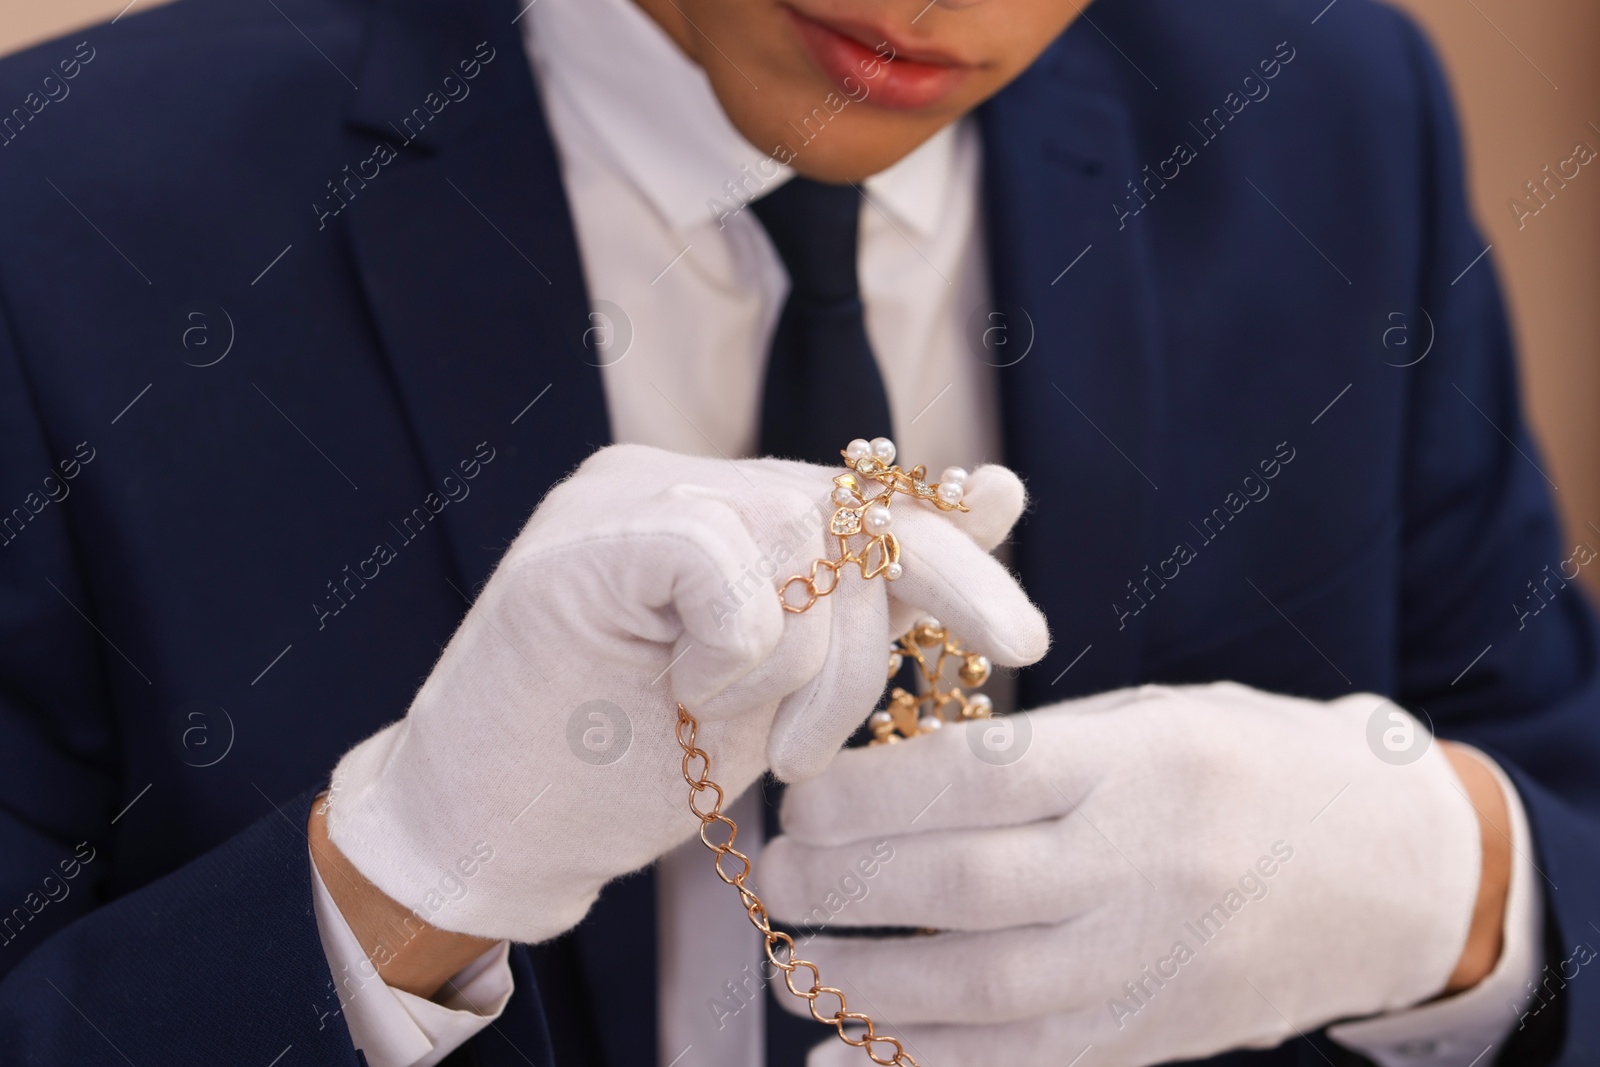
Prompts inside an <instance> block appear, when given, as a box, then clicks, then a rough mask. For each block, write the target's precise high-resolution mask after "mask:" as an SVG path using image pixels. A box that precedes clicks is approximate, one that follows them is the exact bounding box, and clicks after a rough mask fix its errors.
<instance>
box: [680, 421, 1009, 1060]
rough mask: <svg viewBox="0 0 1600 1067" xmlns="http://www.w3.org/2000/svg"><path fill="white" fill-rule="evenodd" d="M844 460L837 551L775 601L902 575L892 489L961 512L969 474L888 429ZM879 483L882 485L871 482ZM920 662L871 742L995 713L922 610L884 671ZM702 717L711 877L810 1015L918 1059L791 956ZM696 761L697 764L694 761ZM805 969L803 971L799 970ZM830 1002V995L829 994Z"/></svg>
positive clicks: (698, 812) (705, 839) (982, 662)
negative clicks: (915, 677) (930, 464)
mask: <svg viewBox="0 0 1600 1067" xmlns="http://www.w3.org/2000/svg"><path fill="white" fill-rule="evenodd" d="M839 454H840V455H841V456H843V457H844V460H845V463H846V465H847V466H849V467H850V470H851V473H848V474H841V475H839V476H838V477H837V478H835V479H834V480H833V481H834V487H835V488H834V491H833V502H834V505H835V507H836V510H835V511H834V513H833V518H832V519H831V520H830V521H829V523H828V532H829V533H830V534H832V535H833V536H835V537H837V538H838V541H839V556H838V558H837V559H831V560H817V561H816V562H815V563H813V564H812V565H811V573H810V575H809V576H807V575H800V574H797V575H795V576H793V577H792V578H789V579H788V580H787V581H785V582H784V583H783V585H782V586H781V587H780V588H779V590H778V599H779V601H780V602H781V603H782V604H783V608H784V610H785V611H790V612H794V613H797V614H798V613H799V612H803V611H806V610H807V609H809V608H810V607H811V606H812V605H813V604H815V603H816V602H817V599H818V598H819V597H824V596H827V595H828V594H829V593H831V592H833V591H834V589H836V588H838V585H839V572H840V570H842V569H843V568H844V567H845V566H846V565H847V564H851V563H854V564H856V565H857V566H858V567H860V568H861V576H862V577H863V578H866V579H871V578H876V577H878V576H879V575H880V574H881V575H882V576H883V577H884V579H885V580H886V581H894V580H895V579H897V578H899V577H900V575H901V573H902V571H901V564H900V541H899V539H898V538H897V537H896V536H895V534H894V533H893V531H892V529H891V527H892V525H893V516H892V515H891V513H890V511H889V505H890V504H891V503H892V502H893V500H894V495H895V494H896V493H903V494H905V495H907V496H914V497H918V498H920V499H923V500H927V501H929V502H930V503H932V504H933V505H934V506H935V507H937V508H939V510H941V511H966V510H968V509H967V507H966V505H964V504H963V503H962V502H961V498H962V495H963V492H964V483H965V482H966V478H967V472H966V471H964V470H962V469H961V468H960V467H951V468H949V469H947V470H946V471H945V472H944V473H943V474H942V475H941V476H940V479H939V481H938V482H935V483H929V482H928V481H927V470H926V468H924V467H920V466H919V467H913V468H912V469H911V470H910V471H903V470H901V469H900V468H899V467H896V466H894V458H895V447H894V442H892V441H890V440H889V439H888V438H886V437H878V438H874V439H873V440H871V441H865V440H862V439H860V438H857V439H856V440H854V441H851V442H850V444H849V446H848V447H846V448H845V449H844V450H843V451H842V452H840V453H839ZM871 483H876V486H877V487H878V488H872V489H870V490H869V485H870V484H871ZM862 535H864V536H865V537H866V542H865V543H864V544H861V545H858V546H856V547H852V546H851V543H850V541H851V538H853V537H857V536H862ZM822 573H827V574H829V575H831V580H829V581H828V582H827V584H826V585H825V586H819V585H818V583H817V578H818V576H819V575H820V574H822ZM795 583H799V584H801V585H802V586H804V588H805V591H806V594H807V596H806V600H805V602H804V603H801V604H795V603H791V602H790V601H789V598H788V590H789V588H790V587H791V586H793V585H794V584H795ZM908 657H909V658H910V659H911V660H912V661H913V662H914V663H916V664H917V666H918V668H919V669H920V670H921V672H922V677H923V679H924V681H925V682H926V685H927V688H926V690H925V691H924V692H923V693H921V694H920V695H917V694H913V693H909V692H907V691H906V690H905V689H902V688H900V687H898V686H897V687H896V688H895V689H894V690H893V692H891V693H890V694H889V705H888V707H887V708H884V709H882V710H879V711H875V712H873V713H872V716H871V718H870V719H868V722H869V723H870V724H871V726H872V733H873V740H872V742H871V743H872V744H874V745H881V744H891V743H894V742H898V741H900V740H902V739H904V738H911V737H918V736H921V735H923V734H929V733H933V732H934V731H936V730H939V729H942V728H943V727H944V724H945V723H946V722H947V721H948V722H957V721H961V720H965V719H982V718H987V717H989V715H990V714H991V713H992V711H993V704H992V702H991V701H990V699H989V698H988V697H987V696H985V695H984V694H982V693H967V692H965V691H963V690H962V689H961V688H960V686H957V685H953V684H951V683H950V682H948V681H947V680H946V679H945V677H944V673H945V670H946V668H947V664H948V663H950V662H951V661H958V662H959V667H958V668H957V672H956V673H957V680H959V681H960V682H961V683H962V684H963V685H966V686H968V687H969V688H976V687H977V686H980V685H982V684H983V683H984V682H986V681H987V680H988V679H989V675H990V673H991V668H990V664H989V659H988V657H986V656H982V655H979V654H978V653H976V652H968V651H966V650H964V649H963V648H962V647H961V645H960V642H958V641H957V640H956V639H955V637H954V635H952V634H951V633H950V631H949V629H948V628H947V627H945V626H942V625H941V624H940V623H939V621H938V620H937V619H932V618H929V617H927V616H924V617H923V618H922V619H919V620H918V621H917V624H916V625H915V626H913V627H912V628H911V629H910V630H909V631H908V632H907V633H905V634H903V635H901V637H900V638H899V639H898V640H897V641H895V642H894V643H893V645H892V646H891V647H890V650H889V658H888V667H889V677H890V678H891V679H892V678H893V677H894V676H895V675H896V674H897V673H899V670H900V667H901V665H902V664H903V663H904V662H905V660H906V659H907V658H908ZM699 727H700V724H699V723H697V722H696V721H695V719H694V716H692V715H690V714H689V711H688V709H686V708H685V707H684V706H683V705H682V704H679V705H678V731H677V732H678V745H679V747H681V748H682V749H683V780H684V781H685V782H687V783H688V785H689V811H690V812H691V813H692V814H693V815H694V817H695V818H697V819H699V820H700V842H701V844H703V845H705V846H706V848H708V849H710V850H711V851H712V852H713V853H715V855H716V861H715V866H716V870H717V877H718V878H721V879H722V880H723V881H724V882H726V883H727V884H728V885H731V886H733V887H734V889H736V890H738V892H739V899H740V901H741V902H742V903H743V904H744V909H745V916H746V917H747V918H748V919H749V920H750V924H751V925H752V926H754V927H755V928H756V930H757V932H759V933H760V934H761V937H762V941H763V948H764V950H765V952H766V954H767V959H768V960H769V961H771V963H772V965H773V966H774V967H776V968H777V969H778V970H779V971H781V972H783V984H784V985H785V986H787V987H788V989H789V992H790V993H793V994H794V995H795V996H797V997H803V998H804V999H805V1001H806V1006H807V1008H808V1009H809V1010H810V1012H811V1017H812V1018H813V1019H815V1020H816V1021H817V1022H819V1023H828V1024H831V1025H832V1026H833V1028H834V1029H835V1030H837V1031H838V1033H839V1039H840V1040H841V1041H843V1042H844V1043H845V1044H847V1045H851V1046H853V1047H855V1048H860V1049H865V1050H866V1053H867V1056H868V1057H869V1058H870V1059H871V1060H872V1062H873V1063H876V1064H880V1065H881V1067H918V1064H917V1061H916V1060H915V1059H913V1058H912V1057H911V1054H910V1053H909V1052H907V1051H906V1050H905V1046H904V1045H903V1044H901V1042H900V1040H899V1039H898V1038H895V1037H891V1036H889V1035H887V1034H880V1033H878V1032H877V1029H876V1027H875V1026H874V1025H873V1022H872V1018H871V1016H869V1015H865V1014H863V1013H861V1012H857V1011H851V1010H850V1005H849V1003H848V1002H846V1000H845V996H844V992H843V991H842V990H839V989H836V988H834V987H833V986H826V985H823V984H822V974H821V972H820V971H819V970H818V969H817V965H816V964H814V963H812V962H810V961H809V960H803V959H800V958H799V957H798V956H796V955H795V945H794V938H792V937H790V936H789V935H788V934H786V933H784V932H783V931H781V930H774V929H773V928H772V920H771V919H770V918H769V917H768V915H767V908H766V905H765V904H763V903H762V902H761V898H760V897H759V896H757V895H756V893H755V891H754V890H753V889H751V888H750V887H749V886H748V885H747V884H745V883H746V880H747V879H748V878H749V877H750V858H749V857H748V856H746V855H745V854H744V853H743V852H740V851H739V850H738V849H737V848H735V847H734V842H735V841H736V840H737V839H738V836H739V827H738V825H737V824H735V823H734V821H733V820H732V819H730V818H728V816H726V815H724V814H723V813H722V804H723V801H724V800H725V799H726V795H725V794H724V792H723V790H722V787H721V786H719V785H717V783H715V782H713V781H712V780H711V757H710V756H709V755H707V754H706V752H705V750H704V749H702V748H700V747H698V746H697V745H696V744H695V735H696V733H697V732H698V731H699ZM696 762H698V769H697V770H696V769H691V768H693V767H694V765H695V764H696ZM703 793H710V794H711V806H710V808H708V809H705V810H702V809H701V807H700V805H699V803H698V800H699V797H700V795H701V794H703ZM713 826H721V827H722V828H724V829H725V830H726V832H727V838H726V840H723V841H720V842H719V841H714V840H712V838H711V836H710V835H711V828H712V827H713ZM730 856H731V857H733V859H734V860H736V861H737V862H738V864H739V867H738V870H737V871H734V872H732V873H730V872H729V871H728V870H727V869H726V868H724V867H723V861H724V860H725V859H727V858H728V857H730ZM796 971H803V972H806V973H807V974H809V976H810V982H809V985H807V987H806V988H804V989H800V988H797V987H796V985H795V972H796ZM804 977H805V975H802V978H804ZM823 997H836V998H838V1001H839V1007H838V1009H837V1010H836V1011H834V1012H833V1013H832V1014H831V1015H829V1014H824V1012H822V1011H819V1010H817V1001H818V1000H819V999H821V998H823ZM829 1005H830V1006H831V1001H830V1002H829ZM847 1024H854V1025H858V1026H861V1027H864V1028H865V1032H864V1033H863V1034H862V1035H861V1036H860V1037H852V1036H851V1035H850V1033H849V1032H848V1031H847V1030H846V1029H845V1026H846V1025H847Z"/></svg>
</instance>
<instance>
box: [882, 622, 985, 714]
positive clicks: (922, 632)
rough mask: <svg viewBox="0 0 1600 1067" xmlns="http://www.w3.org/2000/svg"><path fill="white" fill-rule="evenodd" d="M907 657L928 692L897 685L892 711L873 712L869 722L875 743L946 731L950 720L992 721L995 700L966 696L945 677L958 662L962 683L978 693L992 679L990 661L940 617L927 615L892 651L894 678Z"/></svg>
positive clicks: (979, 695)
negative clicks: (963, 644) (965, 644)
mask: <svg viewBox="0 0 1600 1067" xmlns="http://www.w3.org/2000/svg"><path fill="white" fill-rule="evenodd" d="M907 657H909V658H910V659H911V660H912V661H913V662H915V663H916V665H917V667H918V668H920V669H921V671H922V677H923V680H924V681H926V682H927V683H928V686H927V690H926V691H925V692H923V693H922V694H921V695H920V696H919V695H917V694H915V693H909V692H907V691H906V690H904V689H902V688H900V687H899V686H895V688H894V691H893V692H891V693H890V694H889V705H888V707H887V708H885V709H883V710H881V711H875V712H873V713H872V717H871V718H869V719H868V720H867V723H868V725H870V726H871V727H872V741H871V742H870V744H874V745H888V744H893V743H895V742H897V741H900V740H902V739H904V738H908V737H919V736H921V735H922V734H931V733H933V732H934V731H936V730H941V729H943V728H944V724H945V723H946V722H960V721H962V720H964V719H987V718H989V716H991V715H992V714H994V702H993V701H992V700H990V699H989V697H988V696H987V695H986V694H984V693H970V694H969V693H967V692H964V691H963V690H962V689H961V687H960V686H958V685H953V684H951V683H950V682H948V681H947V680H946V679H945V677H944V673H945V669H946V666H947V665H948V663H949V662H951V661H958V662H959V663H960V666H959V667H958V668H957V669H956V678H957V680H958V681H960V682H961V684H962V685H966V686H968V687H970V688H974V689H975V688H977V687H978V686H980V685H982V684H983V683H984V682H987V681H988V680H989V675H990V673H991V670H992V667H991V665H990V663H989V657H988V656H983V655H979V654H978V653H976V652H968V651H966V650H965V649H963V648H962V647H961V642H959V641H957V640H956V638H955V636H954V635H953V634H951V632H950V630H949V628H948V627H946V626H943V625H941V624H940V622H939V620H938V619H935V618H931V617H929V616H926V615H924V616H923V617H922V618H921V619H919V620H917V624H916V625H915V626H913V627H912V628H911V629H910V630H909V631H907V632H906V633H905V634H903V635H901V637H900V639H899V640H897V641H896V642H895V643H894V644H893V645H892V646H891V647H890V649H889V677H890V678H893V677H894V676H895V675H897V674H899V673H900V667H901V665H902V664H904V663H905V661H906V659H907Z"/></svg>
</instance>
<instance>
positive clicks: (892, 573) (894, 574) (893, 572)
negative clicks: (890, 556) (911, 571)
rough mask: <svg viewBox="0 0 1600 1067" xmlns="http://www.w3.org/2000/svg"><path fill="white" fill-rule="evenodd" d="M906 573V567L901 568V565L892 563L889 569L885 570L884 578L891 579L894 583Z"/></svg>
mask: <svg viewBox="0 0 1600 1067" xmlns="http://www.w3.org/2000/svg"><path fill="white" fill-rule="evenodd" d="M905 572H906V569H905V568H904V567H902V566H900V564H898V563H891V564H889V565H888V566H887V567H885V568H884V569H883V576H884V577H885V578H887V579H889V580H890V581H891V582H892V581H894V580H895V579H897V578H899V577H900V576H901V575H902V574H904V573H905Z"/></svg>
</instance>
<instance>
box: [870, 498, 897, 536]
mask: <svg viewBox="0 0 1600 1067" xmlns="http://www.w3.org/2000/svg"><path fill="white" fill-rule="evenodd" d="M864 520H865V526H866V530H867V532H868V533H870V534H872V535H873V536H875V537H876V536H880V535H882V534H886V533H888V532H889V527H891V526H893V525H894V515H893V514H892V513H891V512H890V511H889V509H888V508H887V507H885V506H884V505H882V504H873V505H872V506H871V507H869V508H867V513H866V515H865V516H864Z"/></svg>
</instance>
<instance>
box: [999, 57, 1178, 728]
mask: <svg viewBox="0 0 1600 1067" xmlns="http://www.w3.org/2000/svg"><path fill="white" fill-rule="evenodd" d="M1104 51H1105V49H1104V48H1103V46H1102V45H1100V43H1099V39H1098V38H1097V37H1094V36H1093V35H1091V34H1090V33H1089V31H1088V30H1087V29H1085V28H1084V27H1082V26H1075V27H1073V28H1072V29H1071V30H1069V31H1068V32H1067V33H1066V34H1065V35H1064V36H1063V37H1062V38H1061V39H1060V40H1059V41H1057V42H1056V44H1055V45H1053V46H1052V47H1051V49H1050V50H1049V51H1047V52H1046V53H1045V55H1044V56H1042V57H1041V58H1040V60H1039V61H1038V62H1037V63H1035V65H1034V66H1033V68H1032V69H1030V70H1029V71H1028V73H1026V74H1025V75H1023V77H1022V78H1020V79H1018V80H1017V81H1016V82H1015V83H1013V84H1012V85H1011V86H1009V87H1008V88H1007V89H1006V90H1005V91H1004V92H1002V93H1001V94H1000V95H998V96H996V97H995V98H994V99H993V100H992V101H990V102H989V103H988V104H987V105H985V107H984V108H983V109H982V111H981V112H980V118H981V121H982V126H983V132H984V152H985V158H984V182H985V198H986V206H987V221H988V227H989V259H990V273H991V283H992V292H993V303H994V307H995V311H996V313H997V314H998V315H999V316H1000V317H999V318H994V317H993V316H991V324H992V325H994V326H997V327H999V328H1001V329H1003V330H1004V331H1006V332H1007V333H1008V334H1010V335H1011V336H1010V337H1009V339H1008V344H1006V345H1005V346H1004V347H1003V348H993V349H990V351H993V352H997V353H999V352H1003V353H1005V355H1004V357H1003V358H1002V357H1000V356H998V355H991V356H990V357H989V358H990V361H991V362H994V363H997V364H1000V365H1001V366H1002V369H1001V370H1000V371H999V374H1000V381H1001V400H1002V406H1003V409H1004V413H1005V426H1006V441H1005V447H1006V457H1007V462H1008V463H1009V464H1010V465H1011V466H1013V467H1014V468H1016V470H1017V471H1018V472H1019V473H1020V474H1021V475H1022V476H1023V477H1024V478H1025V479H1026V480H1027V481H1028V486H1029V492H1030V496H1031V498H1032V501H1033V506H1032V511H1031V512H1030V514H1029V515H1028V516H1027V517H1026V518H1025V519H1024V520H1023V523H1022V524H1021V525H1020V526H1019V528H1018V531H1017V534H1016V537H1015V550H1016V556H1015V560H1014V562H1015V565H1016V566H1017V567H1018V569H1019V570H1020V572H1021V574H1022V579H1023V581H1024V583H1025V585H1026V586H1027V589H1028V591H1029V593H1030V594H1031V595H1032V596H1033V597H1034V598H1035V600H1037V601H1038V602H1039V603H1040V605H1041V606H1042V607H1043V608H1044V610H1045V613H1046V615H1047V617H1048V618H1049V620H1050V626H1051V631H1052V634H1053V637H1054V643H1053V645H1052V648H1051V651H1050V655H1049V656H1048V657H1047V658H1046V659H1045V660H1044V662H1043V663H1041V664H1039V665H1038V666H1036V667H1034V668H1033V669H1032V670H1031V671H1029V672H1028V673H1027V674H1026V675H1025V676H1024V678H1023V679H1022V689H1021V692H1020V696H1021V698H1022V700H1023V701H1024V702H1025V703H1024V706H1037V705H1038V704H1042V703H1046V702H1049V701H1053V700H1059V699H1063V698H1065V697H1069V696H1073V695H1076V694H1081V693H1086V692H1093V691H1097V690H1102V689H1107V688H1113V687H1116V686H1120V685H1126V684H1129V683H1131V682H1133V681H1134V680H1135V679H1136V678H1137V672H1138V652H1139V648H1138V642H1137V637H1138V634H1139V629H1138V627H1137V626H1136V624H1135V621H1134V620H1133V619H1132V618H1126V617H1122V616H1121V615H1120V612H1119V611H1118V610H1117V606H1118V605H1125V604H1128V603H1133V604H1134V605H1135V606H1137V602H1135V601H1131V599H1130V598H1131V596H1132V594H1131V593H1130V585H1129V583H1130V582H1134V583H1136V582H1138V581H1139V580H1140V579H1142V578H1143V572H1142V569H1141V567H1142V564H1143V563H1144V562H1145V561H1146V560H1147V559H1149V558H1150V557H1149V555H1148V554H1147V549H1148V546H1147V545H1146V544H1145V543H1144V542H1145V540H1146V535H1147V531H1148V530H1149V528H1150V525H1151V524H1150V523H1149V522H1148V521H1147V518H1148V516H1149V514H1150V512H1151V509H1152V508H1153V506H1154V502H1155V493H1156V492H1157V491H1158V489H1157V486H1158V485H1159V483H1160V480H1161V462H1160V442H1159V437H1160V422H1159V412H1160V410H1161V404H1162V399H1161V390H1162V379H1161V372H1160V365H1159V359H1158V355H1159V353H1158V347H1157V346H1158V343H1159V328H1158V323H1157V315H1156V307H1155V299H1154V295H1155V294H1154V277H1153V273H1152V270H1151V267H1150V263H1149V258H1148V249H1147V245H1146V240H1145V237H1144V233H1145V227H1143V226H1140V225H1134V224H1133V223H1132V220H1126V222H1127V224H1126V225H1122V226H1121V228H1119V225H1121V222H1122V221H1123V220H1119V218H1118V216H1117V213H1116V212H1115V211H1114V210H1113V209H1112V207H1111V205H1112V204H1114V203H1121V202H1122V199H1123V193H1124V192H1125V190H1124V188H1123V183H1124V181H1125V180H1126V179H1128V178H1132V177H1134V176H1136V175H1138V173H1139V166H1138V164H1137V163H1136V161H1135V160H1136V151H1135V144H1134V138H1133V128H1132V123H1131V120H1130V118H1129V115H1128V112H1127V106H1126V104H1125V103H1124V102H1123V101H1122V100H1121V99H1119V98H1118V97H1116V96H1114V95H1112V93H1110V92H1109V91H1106V90H1102V89H1100V88H1098V87H1097V83H1100V84H1111V79H1110V78H1109V77H1102V72H1104V71H1105V70H1106V67H1105V63H1106V57H1105V56H1104V55H1103V54H1102V53H1104ZM1112 58H1113V59H1114V58H1115V57H1112ZM1140 221H1141V222H1142V221H1144V220H1140ZM1030 344H1031V348H1029V347H1027V346H1028V345H1030ZM1024 351H1026V355H1023V356H1021V358H1020V359H1019V358H1018V356H1019V354H1020V353H1022V352H1024Z"/></svg>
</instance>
